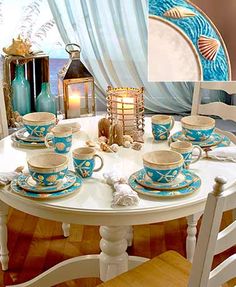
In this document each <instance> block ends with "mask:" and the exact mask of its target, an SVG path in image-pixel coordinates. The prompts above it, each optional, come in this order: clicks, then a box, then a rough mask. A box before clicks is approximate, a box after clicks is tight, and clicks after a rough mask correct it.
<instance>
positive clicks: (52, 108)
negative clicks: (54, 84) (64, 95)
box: [36, 82, 57, 115]
mask: <svg viewBox="0 0 236 287" xmlns="http://www.w3.org/2000/svg"><path fill="white" fill-rule="evenodd" d="M36 111H37V112H49V113H53V114H55V115H56V114H57V108H56V99H55V96H53V95H52V94H51V91H50V84H49V83H47V82H45V83H42V86H41V92H40V94H39V95H38V96H37V99H36Z"/></svg>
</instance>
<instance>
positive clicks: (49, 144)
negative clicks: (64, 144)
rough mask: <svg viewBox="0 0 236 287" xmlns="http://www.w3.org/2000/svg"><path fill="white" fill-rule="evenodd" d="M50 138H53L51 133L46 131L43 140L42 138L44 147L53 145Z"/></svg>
mask: <svg viewBox="0 0 236 287" xmlns="http://www.w3.org/2000/svg"><path fill="white" fill-rule="evenodd" d="M52 139H53V134H52V133H47V134H46V137H45V140H44V142H45V145H46V147H48V148H51V147H53V143H52Z"/></svg>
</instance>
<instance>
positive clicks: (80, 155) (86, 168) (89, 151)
mask: <svg viewBox="0 0 236 287" xmlns="http://www.w3.org/2000/svg"><path fill="white" fill-rule="evenodd" d="M72 155H73V164H74V168H75V171H76V173H77V174H79V175H80V176H81V177H83V178H86V177H90V176H91V175H92V174H93V172H96V171H99V170H101V169H102V167H103V159H102V157H101V156H100V155H98V154H96V152H95V150H94V149H93V148H91V147H81V148H77V149H75V150H73V152H72ZM96 157H97V158H99V159H100V166H99V167H98V168H96V169H95V158H96Z"/></svg>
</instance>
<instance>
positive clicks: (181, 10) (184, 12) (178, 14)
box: [164, 6, 196, 19]
mask: <svg viewBox="0 0 236 287" xmlns="http://www.w3.org/2000/svg"><path fill="white" fill-rule="evenodd" d="M195 15H196V14H195V13H194V12H193V11H192V10H190V9H187V8H185V7H181V6H176V7H174V8H171V9H169V10H167V11H166V12H165V13H164V16H165V17H168V18H173V19H180V18H186V17H194V16H195Z"/></svg>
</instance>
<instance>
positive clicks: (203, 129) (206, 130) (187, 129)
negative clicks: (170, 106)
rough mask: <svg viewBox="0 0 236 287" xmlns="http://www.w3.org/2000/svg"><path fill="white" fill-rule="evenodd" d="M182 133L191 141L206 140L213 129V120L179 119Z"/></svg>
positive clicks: (204, 117) (195, 117) (204, 118)
mask: <svg viewBox="0 0 236 287" xmlns="http://www.w3.org/2000/svg"><path fill="white" fill-rule="evenodd" d="M181 124H182V131H183V134H184V135H185V137H186V138H187V139H189V140H191V141H198V142H200V141H204V140H207V139H208V138H209V137H210V136H211V134H212V132H213V131H214V129H215V120H214V119H212V118H210V117H206V116H188V117H183V118H182V119H181Z"/></svg>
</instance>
